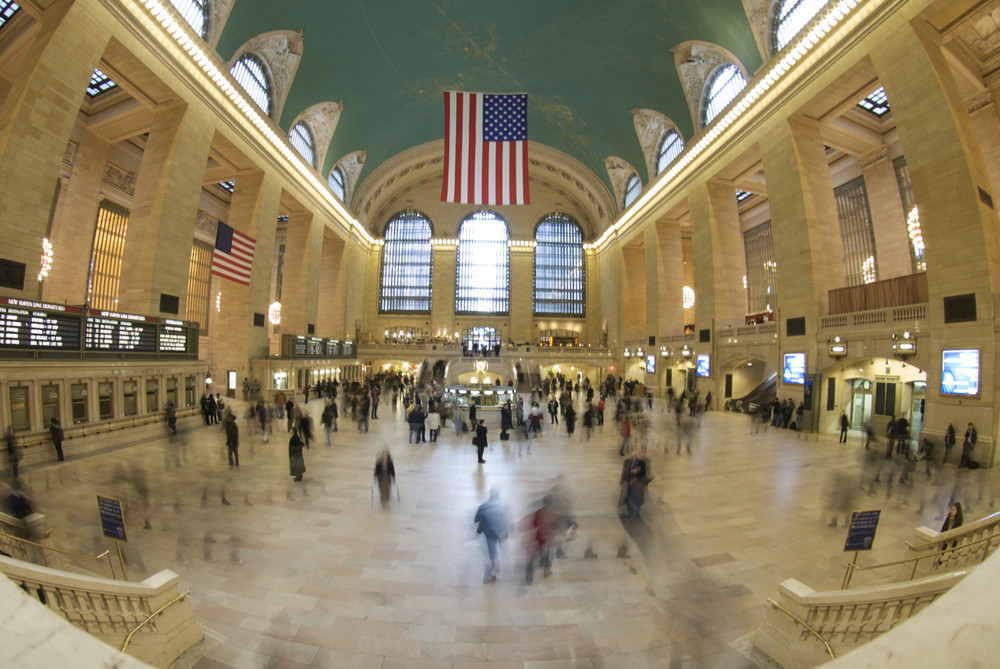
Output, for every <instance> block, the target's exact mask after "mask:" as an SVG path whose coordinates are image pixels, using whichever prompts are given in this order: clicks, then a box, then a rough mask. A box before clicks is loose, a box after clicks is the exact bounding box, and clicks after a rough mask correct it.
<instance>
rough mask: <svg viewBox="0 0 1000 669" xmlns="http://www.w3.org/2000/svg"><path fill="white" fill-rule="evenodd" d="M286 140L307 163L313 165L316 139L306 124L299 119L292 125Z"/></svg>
mask: <svg viewBox="0 0 1000 669" xmlns="http://www.w3.org/2000/svg"><path fill="white" fill-rule="evenodd" d="M288 141H289V142H291V144H292V146H294V147H295V150H296V151H298V152H299V155H300V156H302V158H303V159H304V160H305V161H306V162H307V163H309V164H310V165H313V166H314V167H315V165H314V164H313V161H314V160H316V149H315V146H316V141H315V140H314V139H313V134H312V130H311V129H310V128H309V126H308V125H307V124H305V123H303V122H302V121H299V122H298V123H296V124H295V125H294V126H292V131H291V132H290V133H288Z"/></svg>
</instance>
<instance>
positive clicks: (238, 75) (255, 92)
mask: <svg viewBox="0 0 1000 669" xmlns="http://www.w3.org/2000/svg"><path fill="white" fill-rule="evenodd" d="M229 73H230V74H232V75H233V78H234V79H236V83H238V84H239V85H240V87H242V88H243V90H244V91H246V93H247V95H249V96H250V99H251V100H253V101H254V102H255V103H256V104H257V106H258V107H260V108H261V111H263V112H264V114H265V115H266V116H270V115H271V103H272V99H271V98H272V95H271V80H270V79H268V77H267V68H266V67H265V66H264V61H262V60H261V59H260V58H259V57H258V56H255V55H254V54H252V53H245V54H243V55H242V56H240V59H239V60H237V61H236V62H235V63H234V64H233V67H232V69H231V70H229Z"/></svg>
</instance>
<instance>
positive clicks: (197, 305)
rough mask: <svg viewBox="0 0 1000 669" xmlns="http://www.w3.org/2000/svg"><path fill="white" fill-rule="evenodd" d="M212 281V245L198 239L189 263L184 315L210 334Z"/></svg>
mask: <svg viewBox="0 0 1000 669" xmlns="http://www.w3.org/2000/svg"><path fill="white" fill-rule="evenodd" d="M211 283H212V245H211V244H208V243H206V242H202V241H198V240H197V239H196V240H194V242H193V243H192V244H191V259H190V262H189V263H188V283H187V300H186V301H185V307H184V317H185V319H186V320H189V321H193V322H195V323H197V324H198V327H200V328H201V334H202V335H205V334H208V302H209V299H208V296H209V292H210V287H211Z"/></svg>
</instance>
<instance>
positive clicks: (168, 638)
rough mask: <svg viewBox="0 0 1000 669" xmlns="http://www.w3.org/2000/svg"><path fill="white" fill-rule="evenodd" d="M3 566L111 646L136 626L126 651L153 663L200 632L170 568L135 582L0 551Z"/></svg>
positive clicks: (169, 657) (164, 661)
mask: <svg viewBox="0 0 1000 669" xmlns="http://www.w3.org/2000/svg"><path fill="white" fill-rule="evenodd" d="M0 572H3V574H5V575H6V577H7V578H8V579H10V581H12V582H13V583H14V584H15V585H17V586H19V587H20V588H21V589H22V590H23V591H24V592H26V593H28V595H29V596H30V597H32V598H34V599H36V600H37V601H38V602H40V603H41V604H43V605H44V606H45V607H46V608H48V609H49V610H50V611H52V612H53V613H56V614H58V615H59V616H60V617H62V618H63V619H64V620H66V621H67V622H69V623H71V624H72V625H73V626H75V627H77V628H79V629H81V630H84V631H85V632H88V633H89V634H90V635H91V636H93V637H96V638H97V639H100V640H101V641H103V642H105V643H107V644H108V645H110V646H113V647H115V648H122V646H123V645H124V644H125V642H126V639H129V635H130V633H133V632H134V633H133V634H132V637H131V639H129V644H128V647H127V652H128V654H129V655H131V656H132V657H134V658H137V659H139V660H141V661H143V662H146V663H148V664H151V665H153V666H157V667H167V666H169V665H170V663H171V662H173V661H174V660H175V659H177V658H178V657H179V656H180V655H181V654H182V653H183V652H184V651H186V650H187V649H189V648H191V647H192V646H193V645H195V644H196V643H198V642H199V641H200V640H201V638H202V633H201V628H200V627H199V625H198V622H197V620H195V617H194V613H193V611H192V610H191V605H190V603H189V602H188V601H187V599H186V598H185V597H184V596H182V595H181V594H180V592H179V590H178V582H179V580H180V577H179V576H178V575H177V574H175V573H174V572H172V571H169V570H164V571H161V572H159V573H157V574H154V575H152V576H150V577H149V578H147V579H146V580H144V581H142V582H139V583H135V582H129V581H115V580H111V579H107V578H100V577H95V576H84V575H78V574H72V573H69V572H64V571H60V570H57V569H51V568H48V567H43V566H40V565H35V564H30V563H27V562H22V561H20V560H15V559H12V558H6V557H2V556H0ZM4 599H5V600H7V599H9V598H8V597H5V598H4ZM5 643H6V641H5ZM108 666H112V665H110V664H109V665H108Z"/></svg>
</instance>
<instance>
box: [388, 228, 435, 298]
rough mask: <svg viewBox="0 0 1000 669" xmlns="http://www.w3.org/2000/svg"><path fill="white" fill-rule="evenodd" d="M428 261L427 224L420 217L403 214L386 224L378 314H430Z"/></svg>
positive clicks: (428, 234) (429, 256)
mask: <svg viewBox="0 0 1000 669" xmlns="http://www.w3.org/2000/svg"><path fill="white" fill-rule="evenodd" d="M431 260H432V254H431V222H430V221H429V220H427V218H426V217H425V216H424V215H423V214H421V213H420V212H417V211H412V210H409V211H404V212H401V213H399V214H397V215H396V216H395V217H394V218H393V219H392V220H391V221H389V222H388V223H387V224H386V226H385V245H384V246H383V247H382V282H381V290H380V292H379V312H380V313H400V312H422V313H430V310H431Z"/></svg>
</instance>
